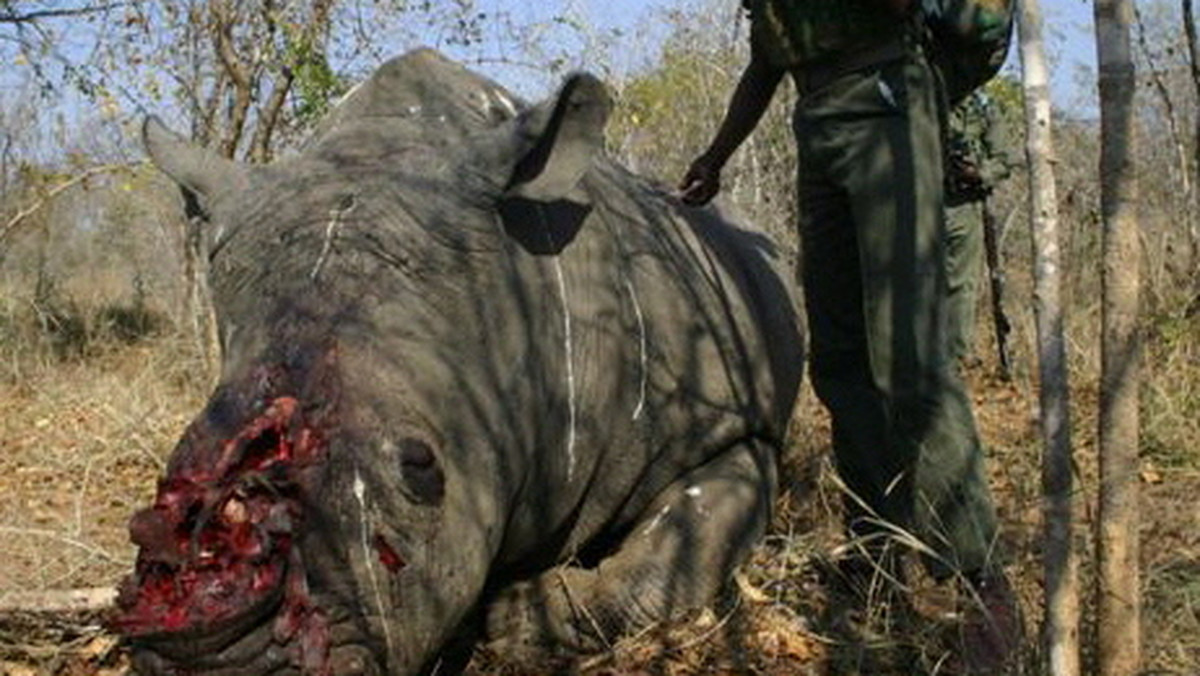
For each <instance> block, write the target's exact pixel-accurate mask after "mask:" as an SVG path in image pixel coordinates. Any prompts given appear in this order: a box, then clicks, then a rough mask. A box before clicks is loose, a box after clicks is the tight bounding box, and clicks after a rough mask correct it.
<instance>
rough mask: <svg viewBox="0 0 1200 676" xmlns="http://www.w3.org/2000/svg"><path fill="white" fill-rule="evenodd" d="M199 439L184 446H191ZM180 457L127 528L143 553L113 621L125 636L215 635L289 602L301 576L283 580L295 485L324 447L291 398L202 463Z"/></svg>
mask: <svg viewBox="0 0 1200 676" xmlns="http://www.w3.org/2000/svg"><path fill="white" fill-rule="evenodd" d="M196 436H197V435H194V434H193V435H189V439H188V440H187V441H186V442H185V443H190V444H195V443H196ZM181 451H182V452H183V453H185V454H189V453H190V455H191V457H188V458H185V462H182V463H179V464H177V465H176V466H175V467H174V471H173V472H172V474H171V475H170V476H168V477H167V478H166V479H164V480H163V481H161V482H160V484H159V487H158V494H157V496H156V498H155V501H154V504H153V506H151V507H150V508H148V509H145V510H143V511H141V512H139V513H138V514H136V515H134V517H133V519H132V520H131V521H130V535H131V537H132V539H133V541H134V543H135V544H137V545H138V546H139V547H140V553H139V556H138V562H137V567H136V571H135V574H134V576H133V577H132V578H131V579H129V580H127V582H126V585H125V586H124V588H123V590H122V594H121V598H120V599H119V605H120V608H121V611H122V612H121V614H120V616H119V617H117V618H116V619H115V620H114V622H113V624H114V626H115V627H116V628H117V629H118V630H120V631H122V632H123V633H125V634H128V635H132V636H139V635H151V634H161V633H164V632H185V631H192V630H196V631H200V632H203V631H205V630H209V629H212V628H214V627H220V626H222V625H224V624H227V623H229V622H232V621H234V620H235V619H237V618H239V617H242V616H244V615H246V614H247V613H250V612H253V611H254V609H256V608H259V607H261V606H262V605H263V604H265V603H269V602H272V601H273V600H279V599H280V598H283V597H286V596H288V595H289V594H290V592H291V588H292V587H294V586H296V585H295V584H294V583H290V584H287V585H285V582H286V578H288V577H294V576H300V577H301V579H303V578H302V571H298V570H294V571H292V573H291V575H290V576H289V566H293V565H294V566H298V563H295V562H294V559H295V558H296V557H293V556H292V545H293V539H294V537H295V527H296V525H297V524H298V523H299V521H300V518H301V516H302V515H301V510H300V502H299V494H300V491H301V489H302V481H301V479H302V474H303V473H304V470H306V469H308V468H310V467H312V466H313V465H314V464H315V463H317V462H318V461H319V460H320V459H321V455H322V453H323V451H324V445H323V442H322V439H321V435H320V434H318V433H317V432H316V431H315V430H313V429H311V428H309V427H308V426H306V425H305V424H304V422H303V420H302V419H301V416H300V415H299V404H298V402H297V401H296V399H294V398H292V397H279V398H276V399H274V400H273V401H272V402H271V403H270V405H269V406H268V407H267V409H266V410H265V411H264V412H263V413H262V415H260V416H258V417H257V418H255V419H253V420H251V421H250V422H249V423H247V424H246V425H244V426H243V427H242V429H241V431H240V432H238V434H236V435H235V436H234V437H233V438H232V439H230V440H228V441H226V442H224V443H223V444H220V447H219V451H218V452H217V453H216V454H215V455H216V457H215V458H214V457H213V455H212V454H209V455H207V459H208V462H207V463H205V462H203V461H198V460H200V459H203V458H205V455H206V454H205V452H204V449H195V451H194V452H191V451H190V449H186V448H185V449H181ZM179 452H180V451H177V453H179ZM214 460H215V462H214ZM205 465H208V466H207V467H205ZM284 603H286V604H289V606H297V607H299V606H305V605H306V604H307V600H306V599H290V598H286V599H285V600H284ZM289 612H294V611H292V610H289ZM305 614H308V615H310V614H311V611H308V612H306V613H305ZM307 623H308V622H307V621H306V620H302V621H300V622H298V624H300V625H305V624H307Z"/></svg>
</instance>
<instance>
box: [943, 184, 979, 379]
mask: <svg viewBox="0 0 1200 676" xmlns="http://www.w3.org/2000/svg"><path fill="white" fill-rule="evenodd" d="M982 209H983V206H982V205H981V204H980V203H979V202H968V203H966V204H962V205H959V206H956V207H953V208H951V209H947V210H946V293H947V294H948V298H947V301H946V302H947V306H946V339H947V340H948V341H949V344H950V356H951V357H953V358H954V359H955V360H957V361H963V360H966V359H969V358H970V357H971V356H972V355H973V354H974V352H975V321H976V305H977V303H976V299H977V298H978V296H979V279H980V275H981V274H982V267H983V214H982Z"/></svg>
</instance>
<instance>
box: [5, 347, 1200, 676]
mask: <svg viewBox="0 0 1200 676" xmlns="http://www.w3.org/2000/svg"><path fill="white" fill-rule="evenodd" d="M168 340H169V339H159V340H158V341H155V342H152V343H148V344H143V345H140V346H133V347H128V348H122V349H120V350H114V351H111V352H110V353H106V354H103V355H100V356H98V357H96V358H92V359H88V360H86V361H81V362H77V363H74V364H58V365H55V366H53V367H52V368H45V369H43V370H42V371H40V372H38V373H36V374H32V375H31V376H30V377H27V378H23V379H22V380H21V381H20V382H21V383H22V384H21V385H11V384H10V385H0V404H2V406H0V410H3V411H4V415H3V416H0V543H2V545H0V552H3V557H4V558H3V565H0V675H7V676H27V675H32V674H55V675H70V676H84V675H88V676H92V675H104V676H109V675H116V674H124V673H127V672H128V669H129V667H128V661H127V656H126V654H125V651H124V649H123V647H122V646H121V644H120V642H119V641H118V640H117V639H116V638H115V637H113V636H112V635H110V634H109V633H107V632H106V631H105V629H104V621H103V620H104V615H103V612H90V613H62V612H58V613H44V612H43V613H39V612H27V611H21V612H17V611H14V610H12V609H11V608H10V607H6V606H11V604H10V603H8V601H9V600H11V598H12V595H13V594H14V593H27V592H30V591H39V590H62V589H77V588H96V587H101V588H103V587H109V588H111V587H112V586H113V585H115V584H116V582H117V581H118V580H119V579H120V577H121V576H122V575H124V574H125V573H126V571H128V570H129V569H130V568H131V562H132V557H133V551H132V548H131V546H130V545H129V543H128V538H127V534H126V531H125V524H126V521H127V519H128V517H129V515H130V514H131V513H132V512H133V511H134V510H135V509H136V508H137V507H139V506H141V505H144V504H147V503H148V502H149V500H150V499H151V497H152V495H153V490H154V483H155V479H156V477H157V476H158V474H159V473H160V472H161V470H162V466H163V462H164V460H165V457H166V454H167V453H168V452H169V450H170V448H171V445H172V444H173V442H174V439H175V437H176V436H177V435H178V434H179V432H180V431H181V430H182V429H183V427H184V425H185V424H186V422H187V420H188V419H189V417H190V416H191V414H192V413H193V412H194V411H196V410H198V408H199V406H200V405H201V403H202V401H203V398H204V393H205V384H204V383H202V382H197V380H196V378H195V377H194V376H192V375H190V374H192V373H194V372H195V369H193V368H191V367H190V365H189V364H188V363H187V362H186V360H179V359H177V358H176V357H177V355H179V354H182V353H184V352H185V351H183V350H180V349H175V348H174V347H173V346H172V345H170V344H169V343H167V342H164V341H168ZM989 369H990V367H989V366H987V365H980V366H977V367H974V368H972V369H971V370H970V372H969V379H970V381H971V383H972V388H973V393H974V397H975V403H976V406H977V414H978V417H979V423H980V427H981V431H982V434H983V437H984V439H985V442H986V444H987V446H988V449H989V454H990V471H991V477H992V486H993V490H994V492H995V498H996V502H997V506H998V509H999V511H1000V515H1001V519H1002V521H1003V523H1004V529H1005V530H1004V546H1005V549H1006V550H1007V551H1008V552H1009V566H1008V571H1009V573H1010V576H1011V577H1012V578H1013V580H1014V583H1015V585H1016V587H1017V589H1018V592H1019V594H1020V596H1021V597H1022V599H1023V601H1024V604H1025V620H1026V623H1027V628H1028V631H1027V634H1028V636H1030V637H1034V636H1036V635H1037V632H1036V627H1037V624H1038V620H1039V616H1040V600H1039V598H1040V589H1041V582H1040V580H1041V575H1042V573H1041V562H1040V552H1041V537H1042V536H1041V515H1040V508H1041V502H1040V497H1039V492H1040V485H1041V483H1040V481H1041V478H1040V468H1039V467H1040V466H1039V462H1040V461H1039V448H1040V443H1039V440H1038V430H1037V419H1036V405H1037V402H1036V396H1035V395H1034V392H1033V388H1032V387H1031V386H1030V385H1029V383H1028V382H1023V381H1021V380H1020V379H1018V381H1017V382H1016V383H1010V382H1004V381H1001V380H999V379H997V378H995V377H994V376H992V375H990V373H989ZM1073 396H1074V405H1075V413H1074V416H1075V420H1076V421H1077V422H1076V425H1075V427H1076V429H1075V433H1074V440H1075V448H1076V457H1077V472H1076V475H1077V484H1078V485H1079V487H1080V489H1079V494H1078V496H1079V499H1078V500H1077V502H1076V505H1077V507H1076V511H1077V514H1078V515H1079V518H1080V521H1079V525H1078V527H1077V538H1078V543H1079V546H1080V551H1083V552H1086V551H1089V550H1088V548H1089V547H1090V546H1091V541H1092V538H1091V535H1090V528H1091V524H1092V522H1093V517H1094V504H1095V497H1096V490H1095V486H1096V469H1095V460H1094V458H1095V442H1094V433H1093V431H1092V430H1091V429H1090V427H1089V426H1090V423H1089V422H1088V421H1090V420H1094V411H1095V395H1094V392H1089V391H1087V390H1086V388H1085V389H1082V390H1080V391H1078V392H1075V393H1073ZM797 418H798V426H797V430H796V433H795V435H794V436H795V438H796V441H795V443H794V444H793V446H792V448H791V449H790V451H789V454H788V457H787V459H786V468H785V471H784V473H783V478H784V489H785V490H784V494H783V496H782V497H781V499H780V502H779V508H778V514H777V518H776V520H775V524H774V526H773V528H772V531H771V533H770V534H769V536H768V537H767V538H766V539H765V541H764V542H763V543H762V545H761V546H760V547H759V548H758V550H757V551H756V554H755V556H754V558H753V560H752V561H751V562H749V563H748V564H747V565H746V567H745V569H744V571H743V573H742V574H741V575H739V577H738V579H737V585H736V586H737V588H738V593H736V594H731V595H730V598H729V599H728V600H727V601H726V602H725V603H724V604H723V605H722V606H721V607H719V608H718V609H716V610H711V611H706V612H704V613H702V614H698V615H697V616H695V617H693V618H690V619H689V620H688V621H686V622H681V623H679V624H677V625H674V626H670V627H660V628H656V629H655V630H653V631H649V632H646V633H645V634H643V635H641V636H637V637H634V638H631V639H628V640H626V641H624V642H622V643H620V644H618V645H616V646H614V647H613V649H612V650H611V651H610V652H609V653H607V654H605V655H602V656H599V657H595V658H591V659H589V660H584V661H582V662H572V663H551V664H548V665H541V666H540V667H538V668H537V669H536V670H531V669H530V668H528V667H518V666H516V665H511V664H506V663H504V661H503V659H502V658H501V656H497V655H490V654H487V653H486V651H478V652H477V654H476V655H475V658H474V660H473V662H472V664H471V665H470V667H469V668H468V673H470V674H473V675H475V676H491V675H499V674H504V675H512V676H518V675H521V674H533V673H547V672H548V671H559V672H564V673H581V674H592V675H595V676H609V675H615V674H656V675H658V674H661V675H667V676H683V675H687V674H734V673H738V674H741V673H749V674H765V675H776V674H778V675H783V674H801V675H802V674H858V673H861V674H868V673H869V674H914V673H916V674H939V673H950V672H949V670H948V667H947V666H946V665H947V664H948V662H947V661H946V660H945V658H946V657H947V654H948V649H949V647H950V646H951V645H952V643H953V636H954V629H955V614H954V612H953V610H954V608H955V603H954V591H953V589H949V588H947V585H940V586H939V585H935V584H933V583H932V582H930V581H928V580H925V579H923V577H922V574H921V573H920V571H919V570H917V569H916V568H915V566H913V567H911V571H910V572H911V573H912V574H911V576H910V579H909V584H910V586H911V587H912V590H911V593H910V594H906V596H907V597H908V598H911V599H913V603H912V609H911V612H909V613H907V614H904V616H903V617H900V615H901V614H900V613H898V612H896V610H895V608H894V607H893V605H892V604H891V603H889V602H888V601H886V600H884V599H885V598H887V597H888V595H887V594H881V595H880V600H879V601H878V603H875V604H873V605H872V606H871V607H870V608H869V610H868V614H867V619H865V620H864V621H863V622H861V623H860V624H858V625H855V626H854V627H848V625H847V624H846V622H845V618H844V617H840V616H839V612H838V611H839V610H840V606H839V603H838V601H837V599H836V598H834V597H835V596H836V594H835V593H834V590H833V587H834V586H835V585H834V584H833V583H831V582H830V578H829V576H828V571H829V569H830V566H829V561H830V560H831V559H832V558H834V557H836V555H837V551H838V548H839V547H840V546H843V545H845V543H843V542H841V539H840V536H839V528H838V512H839V509H840V507H839V505H840V501H841V497H840V494H839V491H838V488H837V485H836V481H835V480H834V478H833V476H832V472H831V471H830V469H829V462H828V457H827V439H828V429H827V422H826V419H825V417H824V414H823V413H822V412H821V411H820V409H819V407H818V405H817V404H816V403H815V400H814V398H813V396H812V394H811V392H808V391H806V392H805V394H804V396H803V398H802V401H801V404H800V406H799V409H798V416H797ZM1080 421H1082V422H1080ZM1142 479H1143V483H1142V488H1143V502H1142V542H1143V549H1142V572H1143V587H1144V604H1143V612H1144V615H1143V625H1144V626H1143V630H1144V637H1143V639H1144V655H1145V658H1146V659H1145V663H1146V667H1147V668H1146V671H1145V673H1146V674H1156V675H1160V676H1161V675H1167V674H1177V675H1179V676H1195V675H1196V674H1200V501H1197V500H1196V496H1197V495H1200V472H1194V471H1189V470H1183V469H1164V468H1156V467H1152V466H1149V465H1147V466H1146V467H1145V469H1144V471H1143V472H1142ZM1093 568H1094V565H1093V563H1092V558H1091V557H1090V556H1085V557H1084V559H1083V568H1082V572H1083V577H1084V580H1085V581H1087V580H1090V579H1091V571H1092V569H1093ZM1085 612H1086V613H1091V609H1090V604H1088V607H1087V608H1086V609H1085ZM1086 624H1087V623H1086V622H1085V625H1086ZM1086 638H1087V637H1086V636H1085V641H1086ZM1088 658H1089V656H1087V655H1085V660H1086V659H1088ZM1040 663H1041V659H1040V657H1039V655H1038V654H1037V651H1036V649H1033V648H1031V649H1030V650H1029V651H1028V653H1027V654H1026V655H1024V656H1023V658H1022V662H1021V664H1020V665H1018V666H1017V668H1015V669H1014V671H1013V673H1025V674H1037V673H1039V672H1040V671H1041V670H1040V668H1039V667H1038V665H1039V664H1040Z"/></svg>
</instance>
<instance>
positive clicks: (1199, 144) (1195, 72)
mask: <svg viewBox="0 0 1200 676" xmlns="http://www.w3.org/2000/svg"><path fill="white" fill-rule="evenodd" d="M1181 2H1182V3H1183V34H1184V36H1185V37H1186V38H1187V46H1188V64H1189V65H1190V66H1191V70H1190V72H1191V75H1192V88H1193V89H1194V90H1195V92H1196V100H1197V101H1200V44H1198V43H1200V41H1198V40H1197V38H1196V17H1195V12H1194V11H1193V7H1192V0H1181ZM1097 30H1099V27H1097ZM1195 118H1196V123H1195V124H1196V128H1195V138H1194V139H1192V169H1193V171H1195V172H1196V176H1195V177H1194V178H1195V180H1194V181H1193V184H1194V185H1195V186H1196V188H1195V190H1193V192H1192V199H1194V200H1195V201H1196V204H1195V205H1194V209H1195V213H1194V214H1193V215H1192V217H1191V218H1189V219H1188V243H1189V245H1190V246H1191V264H1192V267H1193V268H1196V267H1197V266H1200V115H1197V116H1195ZM1196 291H1197V299H1198V300H1200V288H1197V289H1196Z"/></svg>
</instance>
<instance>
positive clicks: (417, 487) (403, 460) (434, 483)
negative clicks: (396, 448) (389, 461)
mask: <svg viewBox="0 0 1200 676" xmlns="http://www.w3.org/2000/svg"><path fill="white" fill-rule="evenodd" d="M400 480H401V489H402V490H403V491H404V493H405V495H407V496H408V497H409V499H411V500H412V501H413V502H415V503H417V504H418V505H437V504H441V502H442V497H443V496H444V495H445V493H446V478H445V475H443V473H442V467H441V465H439V464H438V460H437V456H436V455H434V453H433V449H432V448H430V446H429V444H427V443H425V442H424V441H421V440H420V439H412V438H408V439H404V440H402V441H401V442H400Z"/></svg>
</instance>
